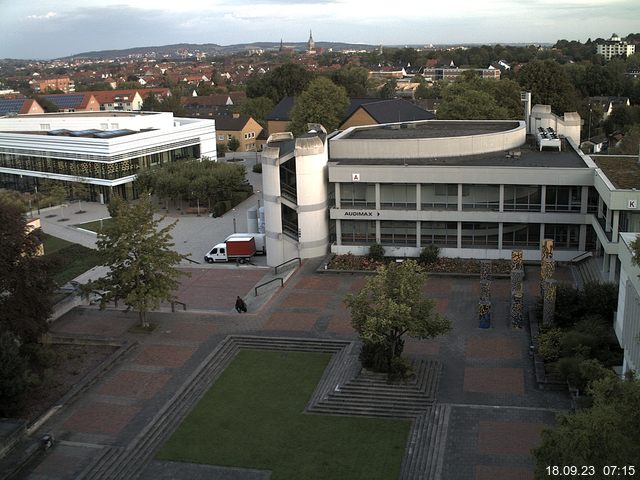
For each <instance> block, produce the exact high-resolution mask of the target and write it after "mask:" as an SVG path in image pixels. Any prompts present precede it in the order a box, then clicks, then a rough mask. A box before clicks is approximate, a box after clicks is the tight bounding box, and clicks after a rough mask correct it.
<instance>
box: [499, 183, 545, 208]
mask: <svg viewBox="0 0 640 480" xmlns="http://www.w3.org/2000/svg"><path fill="white" fill-rule="evenodd" d="M541 192H542V187H540V186H535V185H530V186H528V185H505V186H504V211H505V212H539V211H540V210H541V208H542V205H541V202H540V199H541V198H542V196H541Z"/></svg>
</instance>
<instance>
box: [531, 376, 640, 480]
mask: <svg viewBox="0 0 640 480" xmlns="http://www.w3.org/2000/svg"><path fill="white" fill-rule="evenodd" d="M590 393H591V395H592V397H593V406H592V407H591V408H587V409H583V410H578V411H577V412H576V413H573V414H564V415H561V416H560V418H559V422H558V425H557V427H555V428H554V429H550V430H545V431H543V432H542V444H541V445H540V447H538V448H536V449H535V450H534V452H533V454H534V457H535V459H536V470H535V478H536V479H543V478H549V476H548V474H547V471H546V467H547V466H549V465H592V466H593V467H595V474H594V475H590V478H596V479H605V478H610V476H609V475H604V474H603V467H605V466H610V465H635V468H638V466H637V463H634V462H635V461H636V460H637V459H638V458H640V415H639V414H638V412H640V381H638V380H636V379H633V378H629V379H628V380H626V381H623V380H620V379H619V378H617V377H616V376H615V375H609V376H607V377H605V378H603V379H600V380H596V381H594V382H593V383H592V384H591V387H590Z"/></svg>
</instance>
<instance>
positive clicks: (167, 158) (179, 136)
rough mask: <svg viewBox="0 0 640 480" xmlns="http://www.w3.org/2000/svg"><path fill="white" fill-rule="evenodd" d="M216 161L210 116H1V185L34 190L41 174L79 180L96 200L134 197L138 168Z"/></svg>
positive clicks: (53, 178) (68, 180)
mask: <svg viewBox="0 0 640 480" xmlns="http://www.w3.org/2000/svg"><path fill="white" fill-rule="evenodd" d="M202 158H207V159H211V160H216V135H215V122H214V121H212V120H200V119H191V118H174V117H173V114H172V113H166V112H162V113H156V112H144V113H125V112H108V113H106V112H91V113H89V112H75V113H63V114H55V113H54V114H41V115H28V116H27V115H25V116H21V115H19V116H16V117H3V118H0V185H1V186H4V187H8V188H13V189H17V190H30V191H33V190H34V189H35V188H37V185H38V182H39V181H41V180H42V179H50V180H59V181H65V182H81V183H86V184H88V185H89V186H90V189H91V194H92V198H93V199H94V200H102V201H108V200H109V198H110V197H111V196H112V195H113V194H114V193H115V194H118V195H119V196H121V197H123V198H133V197H135V196H137V192H136V191H135V184H134V180H135V179H136V174H137V172H138V171H140V170H142V169H145V168H150V167H152V166H154V165H159V164H162V163H166V162H174V161H179V160H184V159H202Z"/></svg>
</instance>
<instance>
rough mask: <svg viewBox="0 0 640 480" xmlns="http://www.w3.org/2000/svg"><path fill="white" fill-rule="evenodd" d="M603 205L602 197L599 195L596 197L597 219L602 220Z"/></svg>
mask: <svg viewBox="0 0 640 480" xmlns="http://www.w3.org/2000/svg"><path fill="white" fill-rule="evenodd" d="M603 205H604V202H603V201H602V197H601V196H600V195H598V215H597V216H598V218H602V206H603Z"/></svg>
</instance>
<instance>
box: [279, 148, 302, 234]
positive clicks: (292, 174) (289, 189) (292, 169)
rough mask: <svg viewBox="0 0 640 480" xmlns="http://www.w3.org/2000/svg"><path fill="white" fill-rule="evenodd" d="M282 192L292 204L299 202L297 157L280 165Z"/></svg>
mask: <svg viewBox="0 0 640 480" xmlns="http://www.w3.org/2000/svg"><path fill="white" fill-rule="evenodd" d="M280 192H281V193H282V196H283V197H285V198H287V199H289V200H291V201H292V202H297V201H298V186H297V182H296V159H295V157H293V158H292V159H291V160H288V161H286V162H284V163H282V164H281V165H280ZM296 238H297V237H296Z"/></svg>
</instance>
